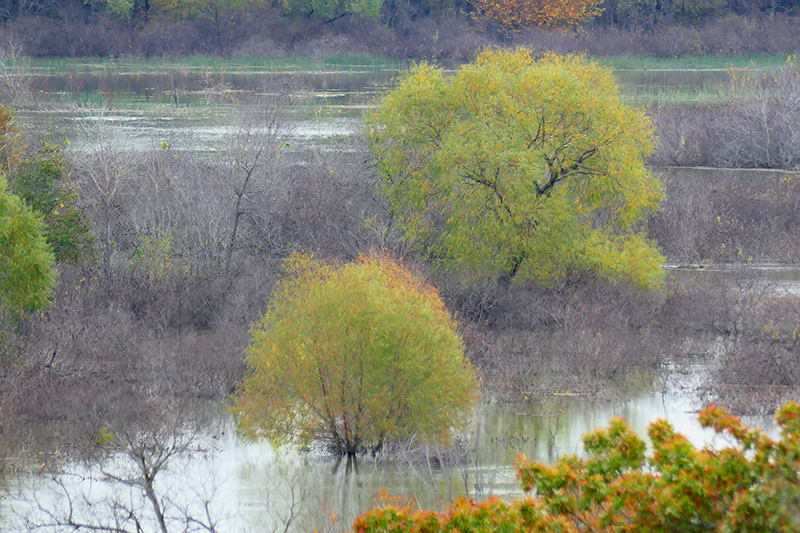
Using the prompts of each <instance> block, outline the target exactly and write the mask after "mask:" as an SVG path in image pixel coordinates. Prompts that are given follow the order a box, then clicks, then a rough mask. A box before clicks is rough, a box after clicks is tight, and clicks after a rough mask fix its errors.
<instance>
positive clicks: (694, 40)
mask: <svg viewBox="0 0 800 533" xmlns="http://www.w3.org/2000/svg"><path fill="white" fill-rule="evenodd" d="M647 47H648V51H649V52H650V53H651V54H652V55H654V56H656V57H677V56H685V55H694V54H698V53H700V52H702V50H703V43H702V40H701V38H700V33H699V32H698V31H697V30H696V29H694V28H683V27H680V26H673V27H670V28H666V29H664V30H662V31H659V32H656V33H654V34H653V35H652V36H651V37H650V38H649V39H648V43H647Z"/></svg>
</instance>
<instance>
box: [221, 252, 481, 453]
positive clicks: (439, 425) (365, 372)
mask: <svg viewBox="0 0 800 533" xmlns="http://www.w3.org/2000/svg"><path fill="white" fill-rule="evenodd" d="M285 267H286V270H287V275H286V276H285V278H284V279H283V280H282V281H281V282H280V283H279V284H278V286H277V288H276V289H275V291H274V292H273V294H272V298H271V301H270V304H269V309H268V310H267V312H266V313H265V314H264V316H263V317H262V320H261V321H260V322H259V323H257V324H256V325H255V326H254V327H253V330H252V343H251V345H250V348H249V349H248V350H247V359H246V363H247V365H248V367H249V373H248V375H247V377H246V378H245V380H244V383H243V385H242V387H241V390H240V391H239V392H238V393H237V394H236V407H235V413H236V414H237V416H238V419H239V427H240V428H241V429H242V431H243V433H244V434H245V435H247V436H250V437H254V438H255V437H265V438H269V439H271V440H272V441H273V442H276V443H278V444H284V443H286V444H292V443H293V444H299V445H302V446H318V447H321V448H323V449H325V450H327V451H330V452H332V453H337V454H348V455H354V454H357V453H361V452H366V451H375V450H377V449H379V448H380V447H381V446H382V445H383V444H384V443H386V442H388V441H391V440H393V439H402V438H409V437H412V436H422V437H437V438H440V439H445V440H447V439H448V437H449V434H450V430H451V429H452V428H454V427H457V426H458V425H459V424H460V423H461V422H462V421H464V419H465V416H468V415H469V414H470V410H471V407H472V405H473V403H474V401H475V400H476V399H477V380H476V377H475V374H474V372H473V370H472V367H471V366H470V364H469V362H467V361H466V359H465V358H464V347H463V344H462V342H461V338H460V337H459V335H458V333H457V332H456V324H455V321H454V320H453V319H452V317H451V316H450V314H449V312H448V311H447V309H446V308H445V306H444V303H443V302H442V300H441V298H440V297H439V294H438V293H437V291H436V289H434V288H433V287H432V286H431V285H429V284H428V283H426V282H425V281H423V280H422V279H420V278H419V277H418V276H416V275H414V274H413V273H412V272H410V271H409V270H408V269H406V268H404V267H403V266H401V265H400V264H398V263H396V262H394V261H392V260H391V259H388V258H386V257H384V256H382V255H379V254H372V255H368V256H364V257H362V258H361V259H360V260H359V261H358V262H356V263H335V262H326V261H322V260H319V259H317V258H316V257H313V256H309V255H302V254H294V255H292V256H290V257H289V259H287V261H286V263H285Z"/></svg>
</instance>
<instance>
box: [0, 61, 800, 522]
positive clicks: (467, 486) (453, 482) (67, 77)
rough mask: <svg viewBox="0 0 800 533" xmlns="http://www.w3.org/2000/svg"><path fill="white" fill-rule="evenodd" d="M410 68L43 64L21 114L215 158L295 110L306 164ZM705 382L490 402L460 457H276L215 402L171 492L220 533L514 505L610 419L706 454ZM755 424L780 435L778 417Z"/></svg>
mask: <svg viewBox="0 0 800 533" xmlns="http://www.w3.org/2000/svg"><path fill="white" fill-rule="evenodd" d="M134 67H135V66H134ZM404 67H405V65H403V64H399V63H393V62H388V61H375V60H372V62H370V61H367V60H365V59H363V58H362V60H360V61H355V62H352V61H351V62H349V63H342V64H338V65H337V64H333V63H330V62H328V63H325V62H318V63H316V64H315V63H314V62H310V63H308V64H305V65H293V64H291V63H286V64H281V65H278V66H276V65H274V64H273V65H272V66H268V65H266V64H256V65H252V64H251V65H247V64H246V62H244V61H243V62H241V63H239V64H238V65H233V66H231V67H230V68H227V69H226V68H224V67H220V66H219V65H216V64H214V65H212V66H208V65H205V66H204V65H191V64H174V65H159V66H158V67H155V66H154V67H153V68H152V69H150V70H149V71H142V72H131V68H132V67H131V66H128V65H125V64H124V62H117V63H115V64H111V65H103V64H86V65H83V66H81V65H80V64H74V65H69V64H66V66H65V65H60V66H57V67H49V68H51V70H50V71H47V70H46V69H45V68H44V67H43V68H42V70H39V71H36V70H34V71H32V72H33V73H32V74H30V79H29V80H28V82H29V88H30V92H29V95H28V96H29V97H32V102H33V104H34V105H32V106H29V107H27V108H23V109H21V110H20V111H19V112H18V118H19V121H20V123H21V124H22V125H23V126H24V127H25V128H26V130H27V131H28V133H29V134H30V135H31V136H32V137H34V138H39V139H43V140H48V141H50V142H53V143H56V144H60V145H63V144H64V142H65V141H68V145H66V146H65V148H64V150H65V152H66V153H68V154H69V153H74V154H81V153H92V152H93V151H96V150H97V149H98V147H99V146H100V145H101V144H108V143H113V144H114V145H115V146H116V147H117V148H118V149H123V150H133V151H147V150H152V149H155V148H158V147H159V146H162V145H163V143H167V144H168V145H169V146H170V147H171V148H173V149H175V150H177V151H178V152H180V151H187V152H195V153H213V152H215V151H216V150H218V149H220V147H221V146H222V145H223V144H224V142H225V139H226V137H227V136H229V135H231V134H232V132H234V131H235V130H236V128H237V127H239V126H240V125H241V124H242V120H243V117H247V116H248V115H251V114H252V109H253V106H257V105H264V104H263V102H264V101H268V102H269V105H277V106H278V107H279V109H280V111H281V113H282V114H283V117H284V118H283V120H284V121H285V124H286V130H285V131H286V135H285V139H284V142H285V143H286V146H287V147H288V148H289V149H290V150H292V151H293V152H294V153H295V154H296V155H297V156H298V157H302V153H303V151H304V150H309V149H318V148H320V147H322V148H324V149H348V139H352V138H353V137H354V136H355V135H358V134H359V132H360V130H361V126H362V123H363V122H362V118H361V117H362V113H363V110H364V108H365V107H367V106H370V105H373V100H374V97H375V96H376V95H377V94H378V92H379V91H380V89H381V88H383V87H388V86H390V85H391V83H392V80H393V78H394V77H395V76H396V75H397V73H398V72H400V71H401V70H402V69H403V68H404ZM728 78H729V74H728V72H727V71H726V70H724V69H719V70H713V71H708V72H694V71H693V72H677V71H676V72H668V71H661V72H653V71H650V72H646V71H635V72H632V71H620V79H621V84H622V86H623V92H624V93H625V94H627V95H628V98H629V99H630V100H631V101H634V102H637V103H650V102H652V101H653V99H655V100H658V99H663V100H665V101H676V100H681V99H684V98H688V100H687V101H688V102H689V103H692V102H697V101H707V99H708V98H720V97H722V96H724V95H725V94H726V92H725V91H726V89H725V84H726V80H727V79H728ZM715 94H716V95H717V96H714V95H715ZM687 95H688V96H687ZM692 95H694V96H692ZM672 172H680V171H672ZM687 172H688V171H687ZM667 268H668V270H669V274H670V275H671V276H674V278H675V279H676V280H677V283H678V284H681V283H692V282H693V280H696V279H697V278H698V277H702V276H709V277H712V278H713V277H724V276H726V275H727V270H726V269H725V268H709V267H708V266H707V265H706V266H702V267H699V266H698V265H686V264H683V263H681V264H676V265H670V266H668V267H667ZM752 269H755V270H758V271H759V272H760V273H762V274H763V275H764V277H765V279H771V280H773V281H774V284H775V285H776V286H779V287H780V289H778V291H779V292H780V291H786V292H787V293H792V294H796V291H797V283H798V282H799V281H800V270H798V269H795V268H794V267H793V266H783V265H781V266H773V265H768V264H759V263H753V264H752ZM734 274H735V272H734ZM702 373H703V368H702V367H698V369H693V368H690V367H681V366H680V365H675V366H674V367H672V366H671V367H669V368H667V369H665V370H664V376H657V377H654V378H653V379H650V380H647V381H648V382H649V384H648V385H647V386H646V387H644V388H643V390H638V391H637V392H636V393H634V394H632V395H630V396H631V397H628V398H624V399H619V398H617V399H613V400H603V401H597V400H596V399H588V398H584V397H581V396H578V395H573V394H572V393H571V392H570V391H563V392H562V393H560V394H559V395H555V396H552V397H547V398H539V399H537V401H530V402H525V403H521V404H488V405H481V406H480V407H479V409H478V411H477V413H476V415H475V418H474V421H473V424H472V427H471V429H470V430H469V431H467V432H465V434H464V435H462V436H461V437H460V439H461V440H460V441H459V442H457V445H456V448H455V449H456V452H455V455H452V454H451V455H450V456H449V457H450V458H451V460H450V461H438V460H437V461H434V462H431V461H430V458H429V456H427V455H426V454H425V453H422V452H415V453H421V454H422V455H420V456H418V457H409V459H408V460H392V461H382V462H374V461H371V460H364V461H360V462H358V464H353V463H350V462H348V461H347V460H339V459H334V458H330V457H325V456H321V455H317V454H314V453H311V454H295V453H293V452H288V451H282V452H276V451H275V450H274V449H273V448H272V447H271V446H270V445H269V444H268V443H264V442H260V443H248V442H244V441H242V440H241V439H240V438H239V437H238V436H237V435H236V432H235V428H234V427H233V425H232V422H231V420H230V417H229V415H228V414H227V413H226V412H225V411H224V409H221V408H220V406H214V407H212V408H211V411H212V414H211V415H204V416H206V417H207V419H208V420H209V422H208V426H207V429H208V431H207V434H204V435H203V436H202V437H201V438H200V441H199V442H200V448H202V450H203V453H201V454H197V455H195V456H193V457H191V458H190V459H185V460H183V462H181V461H178V462H176V463H175V465H174V466H173V468H172V471H171V474H170V476H169V477H168V478H167V481H166V483H167V485H164V486H163V487H161V488H162V489H163V490H165V491H167V492H172V493H175V494H182V495H184V496H185V495H187V494H196V492H197V491H198V490H199V489H202V490H204V491H205V490H208V491H212V489H213V492H214V498H213V500H212V501H213V510H214V511H215V512H218V513H220V515H221V516H223V515H224V516H227V517H228V518H227V522H224V521H223V522H224V523H221V524H220V527H219V530H220V531H241V530H252V531H277V530H283V526H284V525H286V524H285V522H286V521H287V520H288V518H287V517H291V516H294V515H293V513H295V512H296V511H295V510H294V509H293V505H294V504H298V505H300V504H301V503H302V505H300V507H302V509H303V510H302V513H300V514H298V516H297V517H296V520H297V521H296V522H295V525H296V526H299V529H305V530H308V529H311V528H317V529H320V530H322V531H335V530H338V529H341V528H346V527H347V525H349V523H350V522H351V521H352V519H353V518H354V517H355V516H356V515H358V514H360V513H363V512H364V511H365V510H367V509H369V508H370V507H371V506H372V505H373V504H374V498H376V495H377V494H379V492H380V490H381V489H384V488H385V489H388V490H389V491H390V492H391V493H393V494H404V495H408V496H409V497H413V498H414V499H415V500H417V501H418V502H419V503H420V505H421V506H422V507H423V508H425V507H440V506H442V505H445V504H447V503H448V502H450V501H451V500H452V499H453V498H454V497H457V496H461V495H468V496H472V497H476V498H485V497H487V496H488V495H490V494H499V495H502V496H513V495H517V494H519V493H520V492H519V489H518V488H517V484H516V482H515V470H514V468H513V463H514V460H515V457H516V456H517V455H518V454H526V455H528V456H529V457H532V458H534V459H538V460H542V461H548V462H553V461H555V460H556V459H557V458H558V457H559V456H560V455H561V454H563V453H578V454H580V453H581V449H580V437H581V436H582V435H583V434H585V433H586V432H588V431H591V430H593V429H595V428H597V427H601V426H604V425H606V424H607V422H608V420H609V419H610V418H612V417H622V418H625V419H626V420H627V422H628V423H629V424H630V425H631V427H632V428H633V429H634V430H635V431H637V432H638V433H639V434H644V433H645V431H646V428H647V425H648V424H649V422H651V421H653V420H654V419H656V418H665V419H667V420H668V421H670V422H671V423H673V425H674V426H675V428H676V429H677V430H678V431H680V432H682V433H684V434H686V435H687V436H688V437H689V438H690V440H691V441H692V442H693V443H694V444H695V445H697V446H701V445H703V444H709V443H711V444H713V442H712V440H713V439H712V434H711V433H709V432H707V431H705V430H703V429H702V428H700V426H699V424H698V423H697V421H696V412H697V410H698V408H699V406H700V401H699V400H698V399H697V398H695V396H694V395H693V394H691V393H687V392H686V391H693V390H694V388H695V387H696V382H697V380H698V379H700V378H698V375H702ZM748 421H750V422H752V423H755V424H758V425H760V426H762V427H766V428H767V429H768V430H770V431H773V430H774V427H773V426H772V423H771V420H770V419H769V417H759V418H752V419H749V420H748ZM430 455H431V456H432V455H435V454H434V453H433V452H431V453H430ZM74 466H75V468H76V469H77V471H78V472H79V474H80V475H84V474H85V476H84V477H86V478H89V477H92V476H96V477H98V471H97V469H100V470H102V468H103V467H102V466H97V465H88V466H87V465H83V464H81V465H74ZM84 468H85V469H87V471H82V470H81V469H84ZM107 468H108V469H110V471H113V469H114V468H123V469H124V468H125V466H124V465H122V466H120V465H111V466H109V467H107ZM92 469H95V471H94V472H92ZM67 470H69V467H67ZM81 472H83V474H81ZM103 476H105V474H99V477H103ZM101 485H102V484H101V483H96V486H95V487H94V488H92V489H90V491H94V490H97V491H99V494H102V493H103V490H105V489H104V488H102V487H101ZM59 488H60V487H59V486H58V485H57V484H53V483H52V482H51V481H48V480H45V479H42V480H39V481H38V482H37V490H45V491H47V490H51V492H50V494H51V496H47V498H52V500H50V501H51V502H52V504H53V505H56V506H58V505H63V504H64V500H63V499H60V497H59V496H57V494H59ZM96 495H97V493H94V494H92V495H91V496H96ZM90 499H91V498H90ZM39 501H41V500H39ZM30 503H31V500H30V499H27V500H25V499H21V500H17V501H14V500H13V499H6V500H4V501H1V502H0V529H4V528H3V527H2V524H3V520H7V524H10V525H11V526H9V527H17V528H19V530H20V531H22V530H24V525H23V523H20V522H17V521H16V518H15V517H16V515H18V514H24V513H25V512H26V511H25V507H26V506H27V505H30ZM45 504H46V505H45V506H47V505H50V504H49V503H48V502H45ZM337 524H338V525H337ZM4 530H5V529H4Z"/></svg>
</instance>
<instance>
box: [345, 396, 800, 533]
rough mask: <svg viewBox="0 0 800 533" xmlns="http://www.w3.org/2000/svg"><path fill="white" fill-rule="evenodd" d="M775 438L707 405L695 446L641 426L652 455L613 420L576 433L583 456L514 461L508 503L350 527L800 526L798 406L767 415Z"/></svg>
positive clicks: (638, 531)
mask: <svg viewBox="0 0 800 533" xmlns="http://www.w3.org/2000/svg"><path fill="white" fill-rule="evenodd" d="M776 419H777V421H778V424H779V425H780V427H781V433H780V438H779V439H772V438H770V437H769V436H767V435H766V434H764V432H763V431H761V430H759V429H755V428H750V427H747V426H744V425H743V424H742V422H741V420H740V419H738V418H736V417H734V416H731V415H730V414H729V413H728V412H727V411H725V410H724V409H722V408H720V407H717V406H714V405H712V406H709V407H707V408H705V409H704V410H703V411H702V412H701V413H700V423H701V424H702V425H703V426H704V427H708V428H712V429H713V430H714V431H715V432H716V433H717V434H718V439H715V441H714V443H715V444H720V443H721V442H726V443H727V446H724V447H723V446H710V447H706V448H703V449H697V448H695V447H694V446H693V445H692V444H691V443H690V442H689V441H688V440H687V439H686V437H685V436H683V435H681V434H680V433H677V432H676V431H675V430H674V429H673V428H672V426H671V425H670V424H669V423H668V422H666V421H664V420H658V421H656V422H654V423H652V424H651V425H650V428H649V431H648V436H649V437H650V441H651V443H652V452H651V453H650V454H649V455H648V454H646V453H645V451H646V446H645V443H644V441H643V440H642V439H641V438H639V437H638V436H637V435H636V434H635V433H634V432H633V431H632V430H631V429H630V428H629V427H628V426H627V425H626V424H625V422H623V421H622V420H618V419H615V420H612V421H611V423H610V426H609V427H608V428H607V429H600V430H597V431H594V432H592V433H589V434H587V435H586V436H584V438H583V444H584V449H585V451H586V457H585V458H579V457H577V456H575V455H565V456H564V457H562V458H561V459H559V461H558V462H557V463H556V464H555V465H545V464H542V463H538V462H531V461H529V460H528V459H527V458H525V457H524V456H521V457H519V458H518V462H517V467H518V479H519V481H520V483H521V485H522V488H523V489H524V490H525V491H526V492H528V493H530V494H529V496H528V497H526V498H523V499H519V500H517V501H515V502H513V503H505V502H503V501H501V500H499V499H497V498H493V499H490V500H488V501H485V502H483V503H480V504H479V503H476V502H474V501H472V500H465V499H461V500H458V501H456V502H455V503H454V504H452V505H451V506H450V508H449V509H447V510H446V511H444V512H442V513H438V512H429V511H415V512H409V511H408V510H406V509H397V508H395V507H392V506H384V507H381V508H377V509H373V510H372V511H370V512H368V513H366V514H365V515H363V516H361V517H359V518H358V519H357V520H356V522H355V524H354V526H353V529H354V531H356V532H357V533H372V532H378V531H380V532H397V533H400V532H423V531H424V532H430V533H434V532H439V531H484V532H495V531H496V532H500V531H503V532H506V531H508V532H512V531H532V532H553V533H555V532H561V533H578V532H581V533H584V532H595V533H600V532H604V533H623V532H624V533H668V532H670V533H672V532H677V531H681V532H702V531H720V532H731V533H744V532H755V531H758V532H780V533H792V532H797V531H800V478H799V477H798V470H800V405H798V404H796V403H792V402H790V403H788V404H786V405H785V406H784V407H783V408H782V409H780V410H779V411H778V413H777V415H776Z"/></svg>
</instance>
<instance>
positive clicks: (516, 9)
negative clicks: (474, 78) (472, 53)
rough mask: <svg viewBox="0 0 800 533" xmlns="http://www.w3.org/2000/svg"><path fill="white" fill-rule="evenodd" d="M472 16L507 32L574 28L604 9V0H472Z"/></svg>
mask: <svg viewBox="0 0 800 533" xmlns="http://www.w3.org/2000/svg"><path fill="white" fill-rule="evenodd" d="M469 3H470V4H471V5H472V6H473V7H474V8H475V11H474V12H473V14H472V18H473V19H482V18H486V19H488V20H489V21H490V22H491V23H492V24H494V25H496V26H497V27H499V28H501V29H502V30H505V31H507V32H518V31H521V30H525V29H528V28H534V27H537V26H538V27H542V28H556V29H566V28H573V27H575V26H577V25H578V24H580V23H581V22H584V21H587V20H590V19H592V18H594V17H596V16H598V15H599V14H600V13H601V12H602V8H601V7H600V4H602V1H601V0H469Z"/></svg>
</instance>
